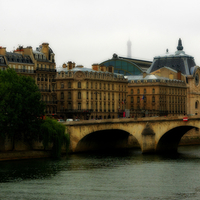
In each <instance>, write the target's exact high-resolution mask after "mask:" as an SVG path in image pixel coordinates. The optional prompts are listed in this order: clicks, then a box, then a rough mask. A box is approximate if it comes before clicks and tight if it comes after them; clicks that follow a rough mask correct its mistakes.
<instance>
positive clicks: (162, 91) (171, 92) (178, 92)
mask: <svg viewBox="0 0 200 200" xmlns="http://www.w3.org/2000/svg"><path fill="white" fill-rule="evenodd" d="M146 93H147V90H146V88H144V89H143V94H146ZM160 93H161V94H167V89H166V88H164V89H162V88H161V89H160ZM131 94H134V90H133V89H131ZM137 94H140V89H137ZM152 94H155V89H154V88H152ZM169 94H180V95H185V94H186V91H185V90H183V89H178V88H177V89H169Z"/></svg>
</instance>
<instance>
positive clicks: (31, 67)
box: [9, 65, 34, 70]
mask: <svg viewBox="0 0 200 200" xmlns="http://www.w3.org/2000/svg"><path fill="white" fill-rule="evenodd" d="M9 67H10V68H13V69H16V66H15V65H9ZM17 69H22V70H23V69H24V70H34V67H33V66H26V65H18V67H17Z"/></svg>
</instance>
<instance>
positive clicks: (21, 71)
mask: <svg viewBox="0 0 200 200" xmlns="http://www.w3.org/2000/svg"><path fill="white" fill-rule="evenodd" d="M14 70H15V72H17V73H28V74H34V70H28V69H14Z"/></svg>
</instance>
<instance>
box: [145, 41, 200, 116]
mask: <svg viewBox="0 0 200 200" xmlns="http://www.w3.org/2000/svg"><path fill="white" fill-rule="evenodd" d="M147 73H151V74H155V75H158V76H162V77H167V78H169V79H171V80H182V81H184V82H185V84H186V87H187V102H186V113H187V114H188V115H198V114H200V113H199V102H200V84H199V77H200V68H199V66H196V63H195V60H194V57H192V56H190V55H188V54H186V53H185V52H184V51H183V46H182V41H181V39H179V40H178V46H177V51H176V52H175V53H169V52H168V50H167V51H166V53H165V54H164V55H160V56H156V57H154V60H153V63H152V65H151V67H150V68H149V69H148V70H147ZM177 95H178V94H177ZM177 98H178V97H177Z"/></svg>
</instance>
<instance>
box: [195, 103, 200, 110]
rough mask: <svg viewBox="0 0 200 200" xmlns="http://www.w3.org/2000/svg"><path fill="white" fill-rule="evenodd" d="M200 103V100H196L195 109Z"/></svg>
mask: <svg viewBox="0 0 200 200" xmlns="http://www.w3.org/2000/svg"><path fill="white" fill-rule="evenodd" d="M198 105H199V102H198V101H196V102H195V109H197V108H198Z"/></svg>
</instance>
